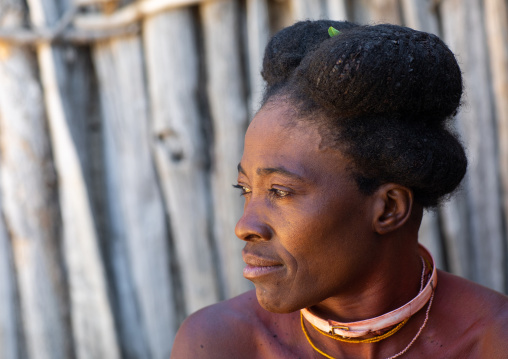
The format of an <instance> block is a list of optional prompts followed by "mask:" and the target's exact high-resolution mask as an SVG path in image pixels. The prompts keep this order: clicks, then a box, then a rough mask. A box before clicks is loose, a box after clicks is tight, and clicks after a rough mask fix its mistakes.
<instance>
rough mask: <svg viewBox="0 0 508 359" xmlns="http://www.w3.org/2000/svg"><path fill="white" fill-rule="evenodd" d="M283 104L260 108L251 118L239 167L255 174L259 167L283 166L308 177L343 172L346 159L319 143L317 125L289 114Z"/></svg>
mask: <svg viewBox="0 0 508 359" xmlns="http://www.w3.org/2000/svg"><path fill="white" fill-rule="evenodd" d="M285 106H287V105H285V104H281V106H270V107H267V108H263V109H261V110H260V111H259V112H258V113H257V115H256V116H255V118H254V119H253V120H252V122H251V124H250V126H249V128H248V130H247V134H246V136H245V147H244V153H243V157H242V161H241V163H240V166H241V168H242V169H244V171H245V172H250V171H252V173H253V172H254V171H255V172H256V174H258V172H259V171H258V169H263V168H287V169H291V171H293V172H295V173H298V174H301V175H303V176H311V177H315V176H318V175H319V176H322V175H323V173H330V172H335V173H336V171H337V170H339V171H340V172H342V171H344V170H345V168H346V166H347V163H349V161H346V159H345V157H344V156H343V155H342V153H341V152H340V151H339V150H337V149H334V148H329V147H328V148H323V147H322V146H321V145H322V142H323V141H322V136H321V134H320V131H319V127H318V125H317V124H315V123H306V122H305V121H304V120H299V119H296V118H295V117H292V116H291V115H292V111H291V109H288V108H285ZM265 172H266V171H265ZM265 172H262V173H265Z"/></svg>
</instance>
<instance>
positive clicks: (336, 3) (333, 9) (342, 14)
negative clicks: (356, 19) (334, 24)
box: [326, 0, 348, 21]
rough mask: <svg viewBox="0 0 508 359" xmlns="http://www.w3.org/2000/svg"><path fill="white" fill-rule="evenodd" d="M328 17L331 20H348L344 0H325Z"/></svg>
mask: <svg viewBox="0 0 508 359" xmlns="http://www.w3.org/2000/svg"><path fill="white" fill-rule="evenodd" d="M326 5H327V10H328V17H329V18H330V19H332V20H340V21H343V20H348V18H347V5H346V0H326Z"/></svg>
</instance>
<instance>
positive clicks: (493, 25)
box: [483, 0, 508, 243]
mask: <svg viewBox="0 0 508 359" xmlns="http://www.w3.org/2000/svg"><path fill="white" fill-rule="evenodd" d="M483 3H484V6H485V12H484V19H485V20H484V22H485V25H486V28H487V40H488V45H489V54H490V56H489V59H490V71H491V73H492V84H493V89H494V94H493V95H494V104H495V109H496V119H497V138H498V144H499V169H500V173H501V181H502V182H501V183H502V187H503V190H502V194H503V204H504V215H505V220H504V222H505V226H506V227H505V234H506V240H507V241H508V4H507V3H506V0H484V1H483ZM507 243H508V242H507Z"/></svg>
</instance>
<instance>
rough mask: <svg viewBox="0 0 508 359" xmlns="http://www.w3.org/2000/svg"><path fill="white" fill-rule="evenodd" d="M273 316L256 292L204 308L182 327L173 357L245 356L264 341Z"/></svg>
mask: <svg viewBox="0 0 508 359" xmlns="http://www.w3.org/2000/svg"><path fill="white" fill-rule="evenodd" d="M272 315H273V314H272V313H269V312H267V311H265V310H264V309H263V308H261V306H260V305H259V303H258V301H257V299H256V294H255V291H249V292H246V293H244V294H242V295H240V296H238V297H235V298H232V299H230V300H226V301H223V302H220V303H217V304H214V305H211V306H209V307H206V308H203V309H201V310H199V311H197V312H196V313H194V314H192V315H190V316H189V317H188V318H187V319H186V320H185V321H184V322H183V323H182V325H181V326H180V329H179V330H178V333H177V335H176V337H175V342H174V345H173V350H172V352H171V358H172V359H175V358H242V357H243V358H244V357H245V355H244V354H241V353H249V352H250V353H253V352H255V351H256V350H257V349H256V346H257V345H258V344H259V343H260V342H263V341H264V340H265V337H266V332H267V330H268V328H267V325H266V323H267V321H268V322H269V318H270V316H272Z"/></svg>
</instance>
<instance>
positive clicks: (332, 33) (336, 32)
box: [328, 26, 340, 37]
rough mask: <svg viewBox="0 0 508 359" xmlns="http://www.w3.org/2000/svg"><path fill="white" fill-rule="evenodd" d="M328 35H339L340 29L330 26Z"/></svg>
mask: <svg viewBox="0 0 508 359" xmlns="http://www.w3.org/2000/svg"><path fill="white" fill-rule="evenodd" d="M328 35H330V37H334V36H337V35H340V31H339V30H337V29H336V28H334V27H333V26H330V27H329V28H328Z"/></svg>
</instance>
